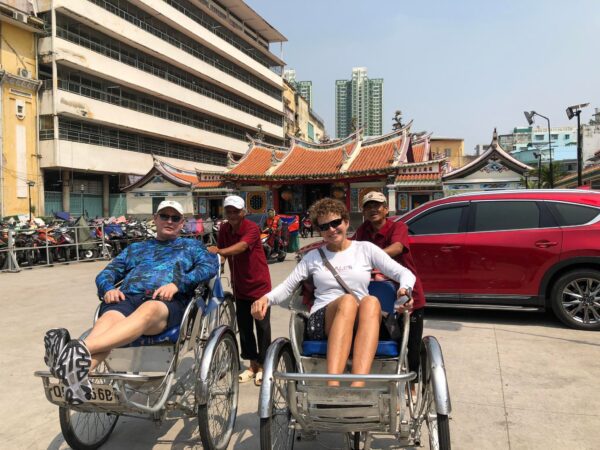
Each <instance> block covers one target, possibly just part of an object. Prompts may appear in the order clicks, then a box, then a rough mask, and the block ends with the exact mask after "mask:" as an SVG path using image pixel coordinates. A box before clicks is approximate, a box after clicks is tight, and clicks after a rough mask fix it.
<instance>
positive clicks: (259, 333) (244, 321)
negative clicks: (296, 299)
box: [235, 299, 271, 364]
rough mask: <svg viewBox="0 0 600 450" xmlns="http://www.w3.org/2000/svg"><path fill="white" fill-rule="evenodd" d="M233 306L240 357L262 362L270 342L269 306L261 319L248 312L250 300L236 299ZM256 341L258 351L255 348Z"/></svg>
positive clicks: (250, 304)
mask: <svg viewBox="0 0 600 450" xmlns="http://www.w3.org/2000/svg"><path fill="white" fill-rule="evenodd" d="M235 306H236V308H235V316H236V318H237V324H238V329H239V331H240V345H241V347H242V355H241V356H242V359H249V360H250V361H257V362H258V363H259V364H263V363H264V362H265V355H266V354H267V348H268V347H269V345H270V344H271V308H267V315H266V316H265V318H264V319H263V320H255V319H254V318H253V317H252V314H251V312H250V307H251V306H252V301H251V300H244V299H236V300H235ZM254 326H256V338H254ZM257 341H258V351H257V349H256V344H257Z"/></svg>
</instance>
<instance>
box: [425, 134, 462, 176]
mask: <svg viewBox="0 0 600 450" xmlns="http://www.w3.org/2000/svg"><path fill="white" fill-rule="evenodd" d="M464 154H465V141H464V140H463V139H440V138H431V157H432V158H435V157H436V156H443V157H445V158H447V161H448V162H449V163H450V165H451V166H452V167H453V168H454V169H458V168H459V167H462V166H464V165H465V164H467V160H466V159H465V158H464Z"/></svg>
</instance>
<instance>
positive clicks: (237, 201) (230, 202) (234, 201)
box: [223, 195, 246, 209]
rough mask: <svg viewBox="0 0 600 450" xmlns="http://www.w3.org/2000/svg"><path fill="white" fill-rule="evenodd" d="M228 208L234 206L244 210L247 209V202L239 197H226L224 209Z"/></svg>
mask: <svg viewBox="0 0 600 450" xmlns="http://www.w3.org/2000/svg"><path fill="white" fill-rule="evenodd" d="M226 206H233V207H234V208H235V209H244V208H245V207H246V202H244V199H243V198H242V197H240V196H237V195H230V196H228V197H225V201H224V202H223V208H224V207H226Z"/></svg>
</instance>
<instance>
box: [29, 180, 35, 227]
mask: <svg viewBox="0 0 600 450" xmlns="http://www.w3.org/2000/svg"><path fill="white" fill-rule="evenodd" d="M34 186H35V181H31V180H28V181H27V191H28V192H29V222H31V188H32V187H34Z"/></svg>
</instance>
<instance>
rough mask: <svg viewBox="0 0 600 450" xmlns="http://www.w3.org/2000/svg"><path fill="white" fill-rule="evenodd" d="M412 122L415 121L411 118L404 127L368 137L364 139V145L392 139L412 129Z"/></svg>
mask: <svg viewBox="0 0 600 450" xmlns="http://www.w3.org/2000/svg"><path fill="white" fill-rule="evenodd" d="M412 123H413V121H412V120H411V121H410V122H408V123H407V124H406V125H404V126H403V127H402V128H399V129H397V130H392V131H391V132H389V133H387V134H382V135H381V136H372V137H369V138H367V139H364V140H363V141H362V146H363V147H366V146H367V145H374V144H378V143H380V142H384V141H386V140H392V139H394V138H396V137H399V136H401V135H403V134H404V132H405V131H406V132H408V131H410V127H411V126H412Z"/></svg>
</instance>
